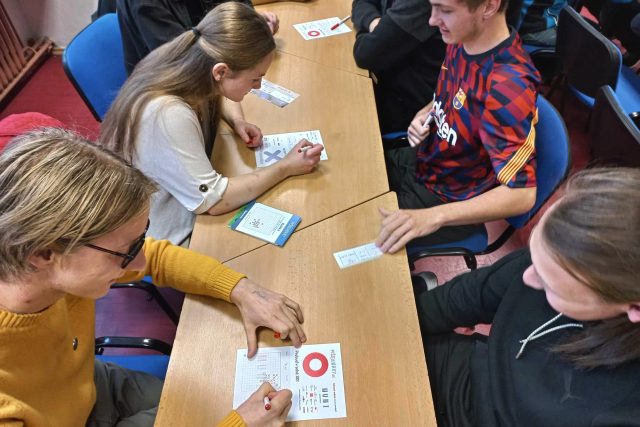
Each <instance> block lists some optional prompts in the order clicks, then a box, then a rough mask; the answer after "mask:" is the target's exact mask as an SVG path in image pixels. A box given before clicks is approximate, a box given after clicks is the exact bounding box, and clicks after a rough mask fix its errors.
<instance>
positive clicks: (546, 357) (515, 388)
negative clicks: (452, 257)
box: [418, 250, 640, 427]
mask: <svg viewBox="0 0 640 427" xmlns="http://www.w3.org/2000/svg"><path fill="white" fill-rule="evenodd" d="M530 265H531V257H530V255H529V252H528V251H527V250H521V251H518V252H515V253H513V254H511V255H508V256H506V257H505V258H503V259H502V260H500V261H498V262H496V263H495V264H494V265H492V266H490V267H488V268H484V269H480V270H477V271H475V272H472V273H469V274H465V275H462V276H459V277H457V278H455V279H453V280H452V281H451V282H449V283H448V284H447V285H444V286H440V287H438V288H436V289H435V290H433V291H431V292H425V293H423V294H422V295H420V296H419V297H418V314H419V316H420V322H421V326H422V328H423V333H428V334H438V333H444V332H450V331H451V330H453V328H455V327H457V326H473V325H475V324H477V323H492V326H491V335H490V336H489V339H488V340H487V343H486V344H485V343H482V342H480V341H479V342H477V343H476V348H475V350H474V355H473V357H472V358H471V361H470V363H471V388H472V391H471V394H472V396H473V410H474V411H475V412H476V417H477V418H478V419H477V420H476V425H478V426H518V427H524V426H532V427H533V426H535V427H541V426H544V427H550V426H566V427H581V426H626V427H631V426H640V361H638V362H633V363H629V364H626V365H623V366H620V367H617V368H614V369H594V370H591V371H585V370H578V369H576V368H574V367H573V366H572V365H571V364H569V363H567V362H565V361H563V360H561V358H560V357H559V356H558V355H556V354H553V353H551V352H550V351H549V348H550V347H552V346H554V345H555V344H557V343H559V342H562V341H563V340H566V338H567V337H569V336H571V335H572V334H575V333H576V331H577V330H576V329H575V328H570V329H562V330H559V331H556V332H552V333H549V334H548V335H545V336H543V337H541V338H539V339H536V340H534V341H530V342H529V343H528V344H527V346H526V348H525V350H524V352H523V353H522V355H521V357H520V358H519V359H517V360H516V354H517V353H518V351H519V350H520V348H521V346H522V344H521V343H520V340H522V339H525V338H526V337H527V336H528V335H529V334H530V333H531V332H532V331H533V330H535V329H536V328H537V327H539V326H540V325H542V324H543V323H545V322H547V321H548V320H550V319H552V318H553V317H554V316H556V315H557V314H558V313H556V312H555V311H554V310H553V309H552V308H551V307H550V306H549V304H548V303H547V300H546V298H545V295H544V292H541V291H537V290H534V289H532V288H529V287H528V286H526V285H525V284H524V283H523V281H522V273H523V272H524V271H525V270H526V268H527V267H528V266H530ZM575 322H576V321H575V320H572V319H569V318H567V317H564V316H563V317H561V318H560V319H558V320H557V321H556V322H555V323H553V324H551V325H549V327H548V328H545V329H549V328H551V327H553V326H557V325H562V324H566V323H575ZM577 323H580V322H577ZM639 327H640V326H639ZM426 338H427V340H428V337H426Z"/></svg>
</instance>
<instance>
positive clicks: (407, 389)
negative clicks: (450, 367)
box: [156, 193, 436, 427]
mask: <svg viewBox="0 0 640 427" xmlns="http://www.w3.org/2000/svg"><path fill="white" fill-rule="evenodd" d="M378 206H385V207H387V208H395V207H397V201H396V197H395V193H387V194H385V195H383V196H381V197H379V198H377V199H375V200H372V201H370V202H367V203H365V204H363V205H360V206H356V207H354V208H353V209H350V210H348V211H346V212H343V213H341V214H339V215H337V216H335V217H332V218H329V219H327V220H325V221H322V222H320V223H318V224H315V225H313V226H310V227H308V228H306V229H304V230H301V231H299V232H298V233H296V234H297V236H295V237H297V238H295V239H294V238H292V239H291V240H290V241H289V242H288V243H287V244H286V246H285V247H284V248H277V247H274V246H271V245H268V246H264V247H261V248H259V249H258V250H256V251H254V252H251V253H248V254H246V255H244V256H242V257H239V258H237V259H235V260H233V261H231V262H229V263H227V265H229V266H230V267H232V268H234V269H236V270H238V271H242V272H244V273H247V274H248V276H249V277H250V278H253V280H255V281H257V282H259V283H261V284H263V285H264V286H266V287H269V288H271V289H273V290H274V291H277V292H281V293H284V294H286V295H287V296H289V297H290V298H292V299H294V300H295V301H297V302H299V303H300V304H301V306H302V308H303V311H304V315H305V323H304V329H305V332H306V334H307V337H308V339H309V341H308V344H320V343H332V342H339V343H340V345H341V351H342V368H343V372H344V381H345V394H346V406H347V418H340V419H329V420H316V421H305V422H304V423H301V424H300V425H304V426H309V427H312V426H350V427H358V426H366V427H369V426H435V425H436V422H435V416H434V411H433V403H432V400H431V393H430V388H429V380H428V377H427V369H426V364H425V359H424V353H423V348H422V341H421V337H420V330H419V326H418V320H417V314H416V309H415V303H414V299H413V291H412V286H411V281H410V276H409V269H408V266H407V259H406V254H405V253H404V251H402V252H399V253H397V254H394V255H384V256H382V257H381V258H378V259H376V260H374V261H371V262H368V263H364V264H360V265H357V266H354V267H351V268H347V269H344V270H341V269H340V268H339V267H338V266H337V264H336V262H335V260H334V258H333V253H334V252H337V251H341V250H344V249H347V248H351V247H354V246H358V245H361V244H364V243H368V242H371V241H372V240H374V239H375V237H376V235H377V233H378V229H379V226H380V219H379V215H378V212H377V208H378ZM259 345H260V346H261V347H266V346H269V347H273V346H278V345H283V343H282V342H281V341H279V340H275V339H274V338H273V332H272V331H269V330H262V331H261V333H260V334H259ZM284 345H290V344H288V343H284ZM240 348H246V338H245V333H244V328H243V326H242V322H241V319H240V314H239V312H238V311H237V309H236V308H235V306H233V305H231V304H228V303H225V302H222V301H216V300H213V299H210V298H206V297H196V296H192V295H189V296H187V298H186V300H185V303H184V307H183V309H182V315H181V318H180V324H179V325H178V331H177V335H176V339H175V343H174V347H173V354H172V355H171V362H170V364H169V370H168V373H167V379H166V382H165V385H164V389H163V392H162V398H161V401H160V408H159V412H158V418H157V421H156V426H185V425H188V426H190V427H199V426H211V425H215V422H216V421H218V420H220V419H221V418H222V417H224V416H225V415H226V414H227V413H228V412H229V410H231V407H232V401H233V385H234V380H235V362H236V351H237V349H240Z"/></svg>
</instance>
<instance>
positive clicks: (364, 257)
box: [333, 242, 383, 268]
mask: <svg viewBox="0 0 640 427" xmlns="http://www.w3.org/2000/svg"><path fill="white" fill-rule="evenodd" d="M381 255H383V253H382V251H381V250H380V248H378V247H377V246H376V244H375V243H374V242H372V243H367V244H366V245H362V246H358V247H355V248H351V249H345V250H344V251H340V252H336V253H334V254H333V257H334V258H335V259H336V262H337V263H338V266H339V267H340V268H347V267H351V266H353V265H356V264H362V263H363V262H367V261H371V260H374V259H376V258H378V257H380V256H381Z"/></svg>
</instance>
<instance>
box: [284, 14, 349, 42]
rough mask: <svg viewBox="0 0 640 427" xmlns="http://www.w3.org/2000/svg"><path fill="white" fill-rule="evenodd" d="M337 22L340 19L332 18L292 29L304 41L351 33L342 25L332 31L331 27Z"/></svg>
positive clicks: (299, 25)
mask: <svg viewBox="0 0 640 427" xmlns="http://www.w3.org/2000/svg"><path fill="white" fill-rule="evenodd" d="M339 22H340V18H338V17H337V16H334V17H333V18H327V19H320V20H318V21H310V22H303V23H301V24H294V25H293V28H295V29H296V30H297V31H298V32H299V33H300V35H301V36H302V38H303V39H305V40H313V39H321V38H323V37H331V36H337V35H338V34H344V33H350V32H351V28H349V26H348V25H346V24H344V23H343V24H340V25H338V27H337V28H336V29H334V30H332V29H331V27H333V26H334V25H335V24H337V23H339Z"/></svg>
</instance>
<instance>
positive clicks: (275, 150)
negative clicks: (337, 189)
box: [255, 130, 329, 168]
mask: <svg viewBox="0 0 640 427" xmlns="http://www.w3.org/2000/svg"><path fill="white" fill-rule="evenodd" d="M303 138H304V139H307V140H308V141H309V142H311V143H313V144H322V146H323V147H324V142H323V141H322V136H321V135H320V131H319V130H308V131H303V132H289V133H278V134H273V135H264V136H263V137H262V145H261V146H260V147H258V148H256V149H255V154H256V166H257V167H259V168H263V167H265V166H270V165H272V164H274V163H275V162H277V161H279V160H282V159H284V156H286V155H287V153H289V151H291V149H292V148H293V147H295V146H296V144H298V142H300V140H301V139H303ZM328 158H329V157H328V156H327V150H326V149H324V150H322V153H321V154H320V160H327V159H328Z"/></svg>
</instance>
